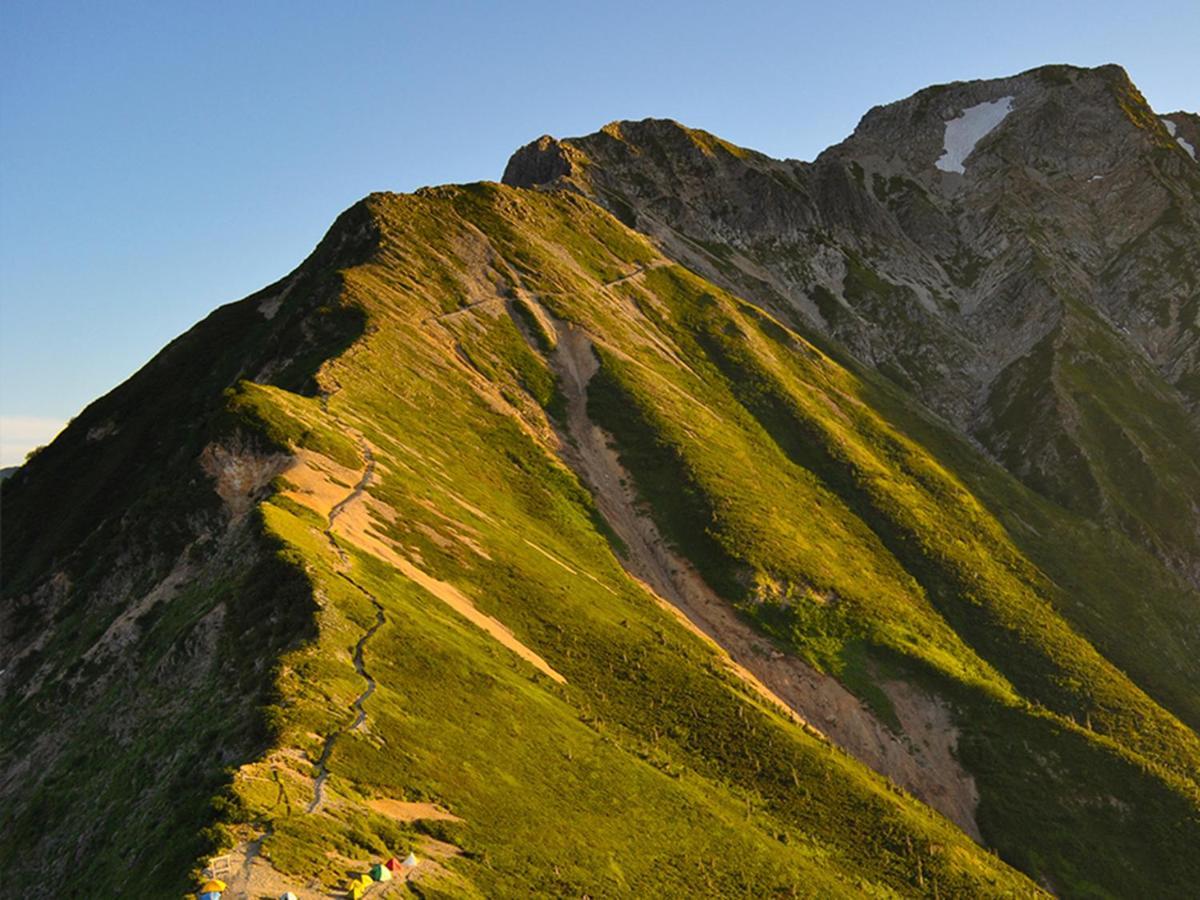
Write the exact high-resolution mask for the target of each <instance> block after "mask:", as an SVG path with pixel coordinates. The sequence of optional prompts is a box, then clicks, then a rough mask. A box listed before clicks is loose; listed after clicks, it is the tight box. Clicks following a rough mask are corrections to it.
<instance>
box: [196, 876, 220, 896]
mask: <svg viewBox="0 0 1200 900" xmlns="http://www.w3.org/2000/svg"><path fill="white" fill-rule="evenodd" d="M223 890H225V882H223V881H222V880H221V879H220V878H210V879H209V880H208V881H206V882H204V884H202V885H200V893H201V894H207V893H208V892H209V891H216V892H217V893H218V894H219V893H220V892H221V891H223Z"/></svg>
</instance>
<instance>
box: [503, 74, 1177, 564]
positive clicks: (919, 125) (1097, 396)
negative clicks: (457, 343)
mask: <svg viewBox="0 0 1200 900" xmlns="http://www.w3.org/2000/svg"><path fill="white" fill-rule="evenodd" d="M1194 127H1195V116H1194V115H1189V114H1176V115H1173V116H1159V115H1157V114H1155V113H1154V112H1153V111H1152V110H1151V109H1150V108H1149V106H1148V105H1147V104H1146V103H1145V101H1144V99H1143V98H1142V97H1141V95H1140V94H1139V93H1138V91H1137V89H1136V88H1135V87H1134V86H1133V85H1132V84H1131V83H1130V82H1129V80H1128V78H1127V76H1126V75H1125V73H1124V71H1123V70H1121V69H1119V68H1117V67H1115V66H1109V67H1104V68H1100V69H1094V70H1086V69H1074V68H1071V67H1066V66H1053V67H1046V68H1042V69H1036V70H1033V71H1031V72H1027V73H1025V74H1022V75H1018V76H1015V77H1013V78H1006V79H999V80H994V81H982V82H969V83H958V84H951V85H944V86H939V87H934V88H929V89H927V90H924V91H921V92H919V93H917V94H915V95H914V96H912V97H910V98H908V99H906V100H902V101H899V102H897V103H893V104H889V105H887V106H883V107H877V108H876V109H873V110H871V111H870V112H869V113H867V115H866V116H864V117H863V119H862V121H861V122H860V123H859V125H858V127H857V128H856V129H855V132H854V134H853V135H851V136H850V137H849V138H847V139H846V140H845V141H844V142H842V143H841V144H839V145H837V146H835V147H832V148H830V149H829V150H827V151H825V152H824V153H823V154H821V156H820V157H819V158H818V159H817V160H816V161H815V162H814V163H799V162H794V161H776V160H771V159H768V158H766V157H763V156H762V155H760V154H756V153H753V152H751V151H746V150H742V149H740V148H736V147H733V146H732V145H730V144H728V143H726V142H723V141H720V140H719V139H716V138H714V137H712V136H711V135H707V134H704V133H702V132H697V131H693V130H689V129H686V128H683V127H682V126H679V125H677V124H675V123H673V122H665V121H646V122H638V123H614V124H613V125H610V126H608V127H606V128H605V129H604V130H602V131H601V132H598V133H597V134H594V135H591V136H589V137H586V138H579V139H570V140H566V141H561V142H555V141H552V140H548V139H545V138H543V139H542V140H541V141H540V142H539V143H537V144H534V145H530V146H529V147H526V148H523V150H522V151H520V152H519V153H518V154H517V155H515V156H514V157H513V160H512V162H511V163H510V165H509V168H508V169H507V170H506V172H505V179H506V181H508V182H509V183H512V184H521V185H527V186H528V185H531V184H535V183H536V184H554V185H563V186H569V187H572V188H574V189H576V190H580V191H582V192H583V193H585V194H586V195H588V196H591V197H593V198H595V199H596V200H597V201H598V202H600V203H602V204H604V205H605V206H607V208H609V209H610V210H611V211H612V212H613V213H614V214H615V215H617V216H618V217H621V218H622V219H623V220H624V221H626V222H627V223H628V224H631V225H633V226H635V227H637V228H638V229H640V230H642V231H644V232H646V233H647V234H650V235H652V236H653V237H655V239H656V240H658V241H659V242H660V243H661V245H662V246H663V247H664V250H665V251H666V252H667V253H668V254H670V255H671V256H672V257H673V258H676V259H679V260H680V261H682V262H684V263H685V264H687V265H689V266H692V267H694V268H696V269H697V271H701V272H703V273H704V274H706V275H707V276H708V277H711V278H713V279H714V280H716V281H718V282H719V283H722V284H725V285H728V286H730V287H731V288H734V289H736V290H738V291H739V292H740V293H742V294H743V295H745V296H747V297H748V298H749V299H752V300H753V301H754V302H756V303H758V304H759V305H761V306H763V307H764V308H765V309H768V310H771V311H773V312H775V313H777V314H779V315H781V316H784V317H786V318H787V319H788V320H789V321H792V322H794V323H796V324H797V325H798V326H799V327H802V328H804V329H806V330H811V331H814V332H816V333H817V334H819V335H822V336H825V337H828V338H830V339H832V340H834V341H836V342H837V344H838V345H839V346H840V347H842V348H844V349H845V351H846V352H848V353H849V354H850V355H851V356H852V357H853V358H854V359H855V360H856V361H858V362H860V363H862V364H864V365H867V366H870V367H872V368H874V369H876V370H877V371H879V372H881V373H883V374H885V375H886V376H888V377H889V378H891V379H892V380H893V381H894V382H895V383H896V384H898V385H899V386H901V387H903V388H904V389H906V390H909V391H911V392H913V393H914V394H915V395H916V396H918V397H919V398H920V399H921V400H922V401H923V402H924V403H926V404H927V405H928V406H929V407H930V408H931V409H933V410H935V411H936V412H937V413H939V414H940V415H942V416H944V417H946V418H947V419H948V420H949V421H950V422H952V423H953V424H954V425H955V426H956V427H957V428H958V429H959V430H960V431H961V432H962V433H963V434H964V435H966V436H968V437H969V438H971V439H972V440H974V441H977V442H979V443H980V444H981V445H982V446H983V447H984V448H986V449H987V450H988V452H989V453H990V454H991V455H992V456H993V458H995V459H997V460H998V461H1000V462H1001V463H1003V464H1004V465H1005V466H1006V467H1007V468H1008V469H1009V470H1010V471H1012V472H1013V473H1014V474H1016V475H1017V476H1018V477H1020V478H1021V479H1022V480H1024V481H1025V482H1026V483H1027V484H1029V485H1030V486H1032V487H1034V488H1035V489H1037V490H1038V491H1039V492H1041V493H1043V494H1045V495H1046V496H1048V497H1050V498H1052V499H1054V500H1055V501H1057V502H1061V503H1064V504H1066V505H1068V506H1069V507H1071V508H1073V509H1075V510H1078V511H1080V512H1083V513H1085V514H1087V515H1091V516H1095V517H1098V518H1099V519H1101V520H1104V521H1107V522H1110V523H1112V524H1115V525H1117V526H1118V527H1120V528H1122V529H1124V530H1125V531H1126V532H1127V533H1129V534H1131V535H1133V536H1135V537H1136V538H1137V539H1138V540H1140V541H1141V542H1143V543H1144V544H1145V545H1146V546H1149V547H1151V548H1153V549H1154V551H1155V552H1156V553H1157V554H1158V555H1159V556H1160V558H1162V559H1164V560H1165V561H1167V562H1168V563H1169V564H1170V565H1172V566H1173V567H1174V568H1175V569H1176V570H1177V571H1179V572H1181V573H1182V574H1184V575H1185V576H1186V577H1188V578H1190V579H1191V580H1192V581H1193V583H1197V582H1198V581H1200V570H1198V569H1197V564H1196V560H1197V559H1198V558H1200V519H1198V513H1197V501H1196V498H1197V497H1200V469H1198V468H1197V465H1198V464H1197V462H1196V455H1195V453H1193V452H1192V451H1193V449H1194V448H1195V447H1196V446H1197V440H1198V438H1197V421H1198V419H1197V409H1198V408H1200V407H1198V406H1197V403H1198V401H1200V395H1197V392H1196V385H1197V383H1198V381H1197V379H1198V378H1200V375H1198V373H1200V355H1198V354H1200V325H1198V319H1197V316H1198V315H1200V284H1198V283H1197V275H1196V272H1197V270H1198V267H1200V205H1198V202H1197V198H1198V197H1200V164H1197V162H1196V160H1195V158H1194V147H1195V145H1194V144H1193V143H1189V141H1188V138H1187V134H1189V133H1192V132H1191V131H1190V129H1192V128H1194ZM549 159H553V160H554V164H553V165H550V164H549V163H548V162H546V160H549ZM564 168H567V169H569V171H563V170H564ZM546 174H550V175H551V176H552V177H551V178H545V177H543V176H544V175H546Z"/></svg>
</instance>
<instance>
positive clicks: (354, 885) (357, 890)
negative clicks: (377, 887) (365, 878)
mask: <svg viewBox="0 0 1200 900" xmlns="http://www.w3.org/2000/svg"><path fill="white" fill-rule="evenodd" d="M365 890H366V888H365V887H363V886H362V884H361V883H359V882H357V881H352V882H350V892H349V893H348V894H346V896H347V897H349V898H350V900H359V898H360V897H362V895H363V891H365Z"/></svg>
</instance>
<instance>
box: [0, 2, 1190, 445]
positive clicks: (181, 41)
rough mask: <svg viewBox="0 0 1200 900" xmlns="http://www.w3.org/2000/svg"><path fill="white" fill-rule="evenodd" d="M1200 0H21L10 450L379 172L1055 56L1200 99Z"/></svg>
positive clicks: (5, 257) (9, 47)
mask: <svg viewBox="0 0 1200 900" xmlns="http://www.w3.org/2000/svg"><path fill="white" fill-rule="evenodd" d="M1198 38H1200V2H1197V0H1187V2H1167V0H1147V2H1142V3H1136V4H1130V3H1128V2H1120V3H1118V2H1109V0H1094V2H1086V3H1085V2H1057V3H1056V2H1053V0H1041V2H1025V0H1021V2H992V3H986V4H983V3H974V2H970V0H958V2H942V0H937V2H933V0H931V2H903V0H894V2H843V3H829V2H822V3H805V2H791V3H754V2H749V3H743V4H740V5H735V4H729V3H704V2H696V0H693V2H690V3H682V2H677V0H674V2H662V3H657V4H655V3H648V2H639V3H623V2H609V3H596V4H586V5H584V4H572V3H564V2H562V0H558V2H555V3H545V2H521V3H512V4H500V3H461V2H439V3H403V2H390V3H385V2H369V0H368V2H358V3H354V4H331V3H310V2H287V3H284V2H255V3H248V4H247V3H238V4H233V3H224V2H215V0H214V2H207V3H199V2H195V3H176V2H157V3H150V2H145V3H127V2H120V0H106V2H104V3H95V4H85V3H80V2H76V3H60V2H54V0H37V2H27V0H4V2H3V3H2V4H0V465H12V464H15V463H17V462H20V460H21V459H23V458H24V454H25V453H26V452H27V451H28V450H29V449H31V448H33V447H34V446H37V445H39V444H41V443H45V442H46V441H47V440H48V439H49V437H51V436H52V434H53V433H54V432H55V431H56V430H57V429H58V428H59V427H61V425H62V424H63V423H64V422H65V421H66V420H67V419H68V418H69V417H71V416H73V415H75V414H76V413H77V412H78V411H79V410H80V409H82V408H83V407H84V406H85V405H86V404H87V403H88V402H90V401H91V400H93V399H95V398H96V397H98V396H100V395H101V394H103V393H105V392H107V391H108V390H110V389H111V388H112V387H114V386H115V385H117V384H118V383H119V382H121V381H123V380H124V379H125V378H127V377H128V376H129V375H131V374H132V373H133V372H134V371H135V370H136V369H137V368H139V367H140V366H141V365H142V364H144V363H145V362H146V361H147V360H148V359H149V358H150V357H151V356H153V355H154V353H156V352H157V351H158V350H159V349H160V348H161V347H162V346H163V345H164V344H165V343H167V341H169V340H170V339H171V338H173V337H174V336H176V335H177V334H179V333H180V332H182V331H184V330H186V329H187V328H188V327H189V326H190V325H192V324H193V323H194V322H196V321H197V320H199V319H200V318H202V317H203V316H204V315H206V314H207V313H208V312H209V311H211V310H212V309H213V308H215V307H216V306H218V305H220V304H222V303H226V302H229V301H232V300H236V299H238V298H240V297H242V296H245V295H246V294H249V293H251V292H253V291H254V290H256V289H258V288H259V287H262V286H263V285H265V284H268V283H270V282H272V281H274V280H276V279H277V278H279V277H280V276H282V275H284V274H286V273H287V272H288V271H290V270H291V269H292V268H293V267H294V266H295V265H296V264H297V263H298V262H299V261H300V260H301V259H303V257H304V256H305V255H306V254H307V253H308V252H309V251H310V250H311V249H312V247H313V246H314V245H315V244H316V242H317V241H318V240H319V239H320V237H321V235H322V234H323V233H324V231H325V229H326V228H328V227H329V225H330V224H331V223H332V222H333V219H334V218H335V216H336V215H337V213H338V212H340V211H341V210H342V209H344V208H346V207H347V206H349V205H350V204H352V203H353V202H354V201H355V200H357V199H359V198H360V197H362V196H363V195H365V194H367V193H369V192H371V191H374V190H397V191H408V190H412V189H414V188H417V187H419V186H421V185H425V184H438V183H445V182H462V181H476V180H481V179H498V178H499V176H500V173H501V172H502V170H503V167H504V163H505V161H506V160H507V158H508V155H509V154H510V153H511V152H512V151H513V150H514V149H516V147H518V146H520V145H521V144H523V143H526V142H527V141H529V140H531V139H533V138H535V137H537V136H538V135H540V134H543V133H551V134H555V135H559V136H568V135H575V134H584V133H588V132H591V131H594V130H596V129H597V128H599V127H600V126H601V125H603V124H604V123H606V122H608V121H611V120H613V119H636V118H643V117H646V116H664V117H670V118H675V119H678V120H680V121H682V122H684V123H686V124H688V125H692V126H695V127H700V128H704V129H707V130H709V131H712V132H715V133H716V134H719V135H721V136H722V137H724V138H727V139H728V140H731V141H733V142H734V143H737V144H741V145H744V146H749V147H754V148H756V149H758V150H762V151H764V152H767V153H769V154H771V155H773V156H784V157H796V158H801V159H811V158H813V157H814V156H815V155H816V154H817V153H819V152H820V151H821V150H822V149H824V148H825V147H826V146H828V145H829V144H832V143H835V142H837V141H839V140H841V139H842V138H844V137H845V136H846V135H847V134H849V133H850V132H851V131H852V130H853V129H854V126H855V124H856V123H857V121H858V119H859V118H860V116H861V115H862V114H863V113H864V112H866V110H867V109H869V108H870V107H871V106H873V105H876V104H880V103H887V102H890V101H892V100H897V99H899V98H901V97H904V96H907V95H908V94H910V93H912V92H913V91H915V90H918V89H919V88H921V87H924V86H926V85H928V84H933V83H938V82H945V81H952V80H962V79H971V78H986V77H995V76H1002V75H1011V74H1014V73H1016V72H1019V71H1022V70H1024V69H1028V68H1031V67H1033V66H1037V65H1042V64H1045V63H1051V62H1066V63H1072V64H1075V65H1100V64H1102V63H1107V62H1117V63H1120V64H1121V65H1123V66H1125V67H1126V69H1128V71H1129V72H1130V74H1131V76H1132V77H1133V80H1134V81H1135V82H1136V83H1137V84H1138V85H1139V87H1141V89H1142V91H1143V93H1144V94H1145V95H1146V97H1147V98H1148V99H1149V101H1150V102H1151V104H1152V105H1153V106H1154V107H1155V108H1156V109H1157V110H1159V111H1161V112H1167V111H1172V110H1176V109H1180V108H1184V109H1189V110H1193V111H1195V110H1197V108H1198V107H1200V72H1198V69H1197V55H1196V43H1197V39H1198Z"/></svg>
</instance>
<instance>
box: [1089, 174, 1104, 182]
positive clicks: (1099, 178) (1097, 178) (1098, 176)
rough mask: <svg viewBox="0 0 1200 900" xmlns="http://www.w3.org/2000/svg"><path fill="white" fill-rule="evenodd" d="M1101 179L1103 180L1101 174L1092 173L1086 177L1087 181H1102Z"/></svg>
mask: <svg viewBox="0 0 1200 900" xmlns="http://www.w3.org/2000/svg"><path fill="white" fill-rule="evenodd" d="M1103 180H1104V176H1103V175H1093V176H1092V177H1091V178H1089V179H1088V181H1103Z"/></svg>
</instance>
